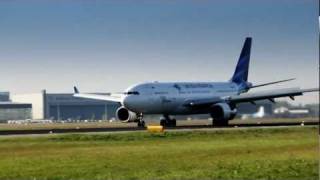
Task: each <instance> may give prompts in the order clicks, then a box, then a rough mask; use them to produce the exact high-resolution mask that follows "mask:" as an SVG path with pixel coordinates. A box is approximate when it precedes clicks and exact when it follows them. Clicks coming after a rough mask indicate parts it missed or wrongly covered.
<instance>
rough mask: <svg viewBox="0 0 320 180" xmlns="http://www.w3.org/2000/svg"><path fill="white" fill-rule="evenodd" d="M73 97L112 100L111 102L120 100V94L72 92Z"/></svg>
mask: <svg viewBox="0 0 320 180" xmlns="http://www.w3.org/2000/svg"><path fill="white" fill-rule="evenodd" d="M73 96H74V97H79V98H86V99H95V100H102V101H112V102H119V103H120V102H121V97H120V96H109V95H101V94H87V93H77V94H73Z"/></svg>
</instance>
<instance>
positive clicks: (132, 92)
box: [125, 91, 140, 95]
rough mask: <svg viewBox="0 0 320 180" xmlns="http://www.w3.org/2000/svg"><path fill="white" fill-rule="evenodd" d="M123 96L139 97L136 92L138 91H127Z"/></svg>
mask: <svg viewBox="0 0 320 180" xmlns="http://www.w3.org/2000/svg"><path fill="white" fill-rule="evenodd" d="M125 94H127V95H131V94H132V95H139V94H140V93H139V92H138V91H128V92H126V93H125Z"/></svg>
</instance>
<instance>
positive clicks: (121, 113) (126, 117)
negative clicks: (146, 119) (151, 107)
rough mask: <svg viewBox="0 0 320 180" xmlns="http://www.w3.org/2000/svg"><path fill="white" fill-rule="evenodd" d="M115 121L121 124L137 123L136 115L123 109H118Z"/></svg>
mask: <svg viewBox="0 0 320 180" xmlns="http://www.w3.org/2000/svg"><path fill="white" fill-rule="evenodd" d="M116 116H117V119H119V120H120V121H122V122H136V121H138V115H137V114H136V113H135V112H132V111H129V110H128V109H127V108H125V107H119V108H118V109H117V111H116Z"/></svg>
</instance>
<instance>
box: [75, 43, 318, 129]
mask: <svg viewBox="0 0 320 180" xmlns="http://www.w3.org/2000/svg"><path fill="white" fill-rule="evenodd" d="M251 44H252V38H251V37H247V38H246V39H245V42H244V45H243V47H242V50H241V54H240V57H239V59H238V63H237V66H236V69H235V71H234V73H233V76H232V77H231V79H230V80H229V81H227V82H157V81H156V82H147V83H140V84H136V85H133V86H130V87H129V88H127V89H126V90H125V92H123V93H115V94H112V93H111V94H110V95H101V94H92V93H80V92H79V90H78V89H77V87H76V86H74V94H73V96H74V97H80V98H89V99H96V100H104V101H112V102H117V103H119V104H120V105H121V106H120V107H119V108H118V109H117V111H116V117H117V119H119V120H120V121H122V122H128V123H129V122H136V123H137V125H138V127H144V126H145V121H144V120H143V115H147V114H161V115H163V117H162V118H161V120H160V125H162V126H166V127H168V126H176V119H174V118H171V117H170V116H174V115H190V114H210V116H211V117H212V119H213V121H212V125H213V126H227V125H228V122H229V121H230V120H232V119H233V118H234V117H235V116H236V114H237V105H238V104H239V103H244V102H250V103H252V104H255V101H257V100H263V99H268V100H270V101H271V102H273V103H275V101H274V99H275V98H280V97H290V98H291V99H292V100H294V97H295V96H300V95H303V93H306V92H315V91H319V88H313V89H300V88H286V89H278V90H272V91H265V92H255V93H250V92H248V91H249V90H250V89H253V88H257V87H262V86H267V85H272V84H276V83H282V82H286V81H291V80H294V79H285V80H280V81H274V82H268V83H264V84H256V85H253V84H252V83H250V82H248V72H249V62H250V52H251Z"/></svg>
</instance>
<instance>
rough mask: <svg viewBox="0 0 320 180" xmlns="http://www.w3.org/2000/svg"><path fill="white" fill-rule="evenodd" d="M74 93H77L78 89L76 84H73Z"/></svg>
mask: <svg viewBox="0 0 320 180" xmlns="http://www.w3.org/2000/svg"><path fill="white" fill-rule="evenodd" d="M73 90H74V94H79V90H78V88H77V87H76V86H73Z"/></svg>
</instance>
